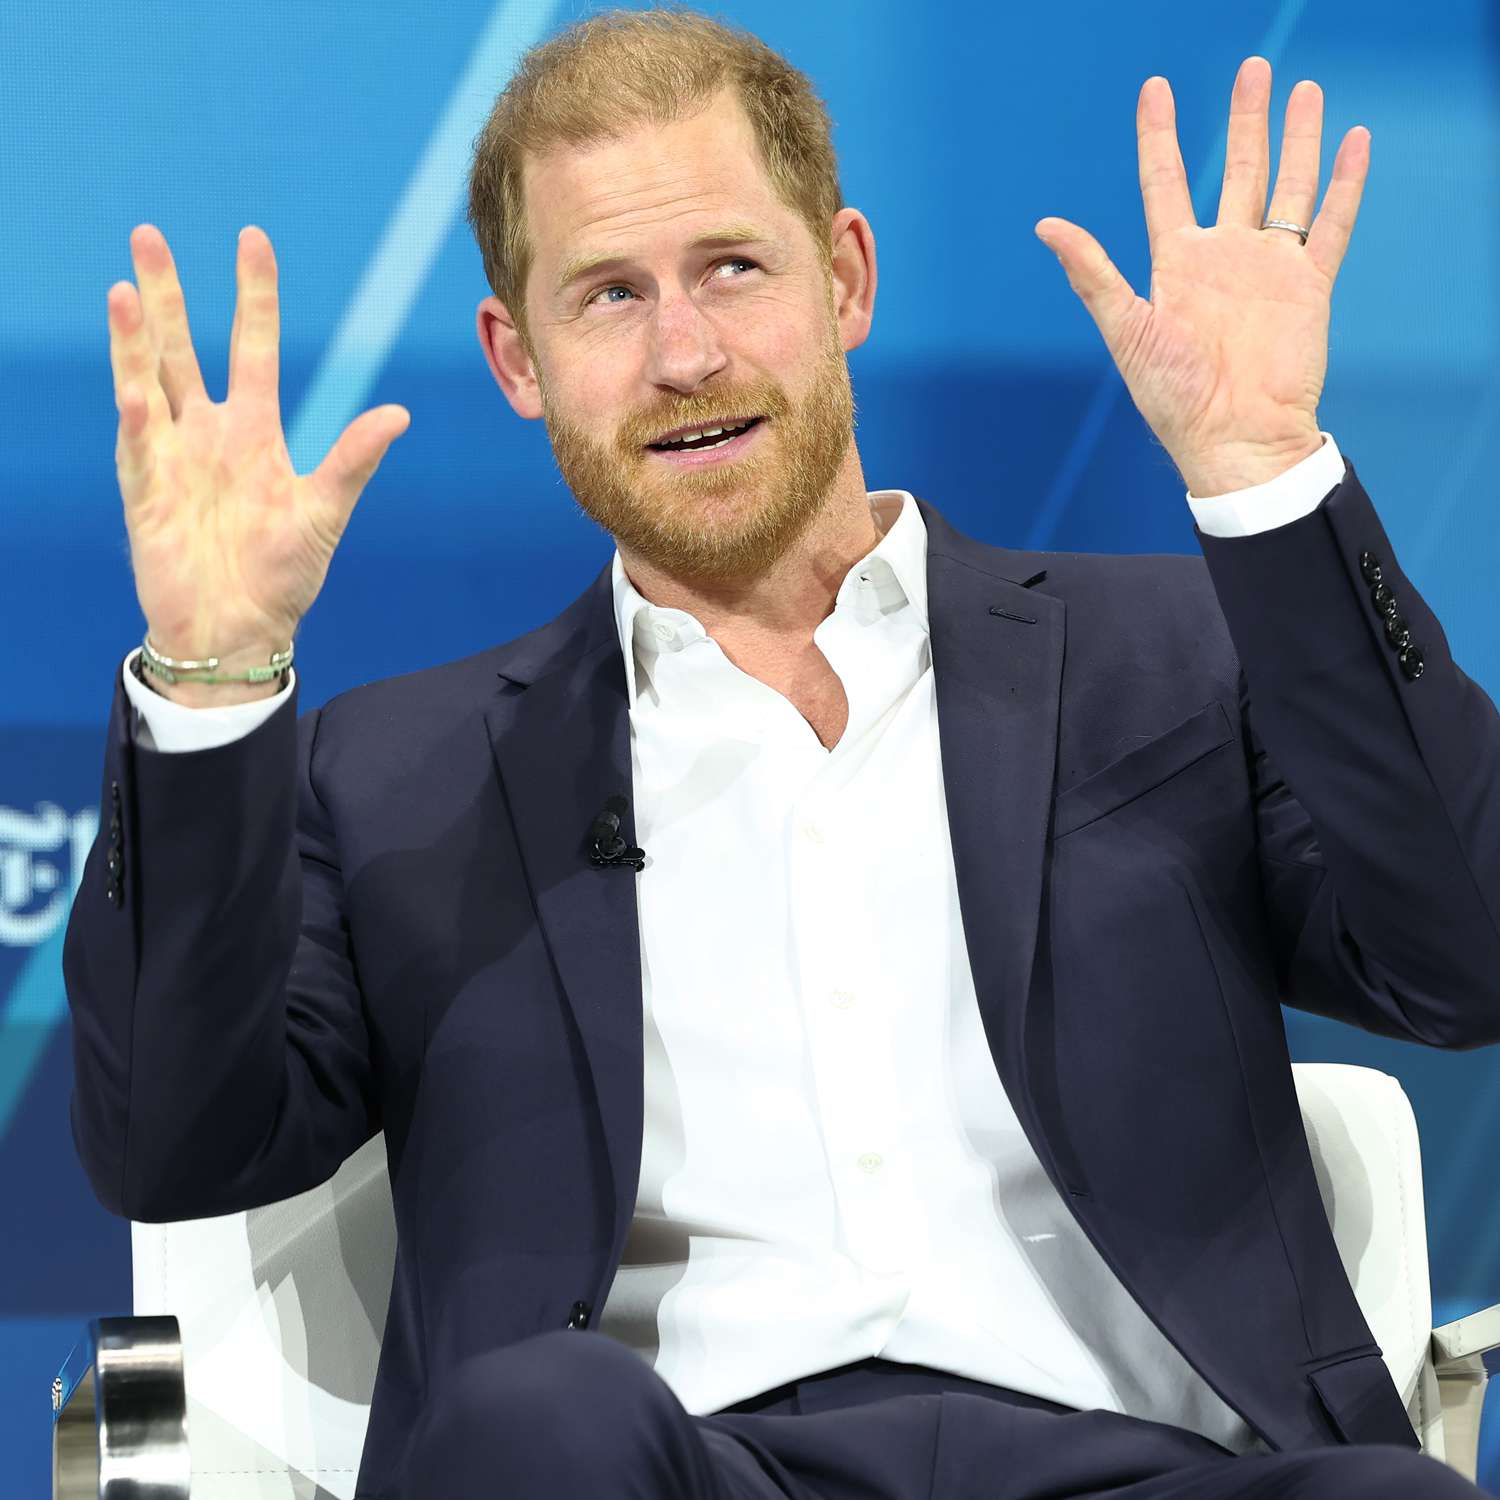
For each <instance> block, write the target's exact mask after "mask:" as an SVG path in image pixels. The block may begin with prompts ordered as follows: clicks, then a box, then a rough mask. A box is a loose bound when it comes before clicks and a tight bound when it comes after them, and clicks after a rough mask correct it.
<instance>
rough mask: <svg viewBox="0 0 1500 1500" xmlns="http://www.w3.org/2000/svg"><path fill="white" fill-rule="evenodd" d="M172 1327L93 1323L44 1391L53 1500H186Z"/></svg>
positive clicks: (139, 1321)
mask: <svg viewBox="0 0 1500 1500" xmlns="http://www.w3.org/2000/svg"><path fill="white" fill-rule="evenodd" d="M189 1479H190V1474H189V1463H188V1444H187V1394H186V1389H185V1387H184V1385H183V1378H182V1337H181V1334H180V1332H179V1331H178V1327H177V1319H176V1318H96V1319H95V1320H94V1321H93V1322H92V1323H90V1324H89V1325H88V1327H87V1329H85V1331H84V1336H83V1338H82V1340H80V1342H79V1343H78V1344H77V1345H76V1346H75V1347H74V1349H73V1352H72V1353H71V1354H70V1355H69V1356H68V1359H67V1362H66V1363H65V1364H64V1365H63V1367H62V1370H61V1371H60V1372H59V1373H58V1376H57V1379H56V1380H54V1381H53V1382H52V1495H53V1500H100V1497H101V1496H114V1495H150V1496H152V1500H157V1497H160V1500H188V1484H189Z"/></svg>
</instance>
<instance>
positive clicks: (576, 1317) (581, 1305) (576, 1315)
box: [568, 1302, 593, 1328]
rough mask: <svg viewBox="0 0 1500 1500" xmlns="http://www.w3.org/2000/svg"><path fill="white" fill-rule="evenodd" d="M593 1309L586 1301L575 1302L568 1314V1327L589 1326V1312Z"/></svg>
mask: <svg viewBox="0 0 1500 1500" xmlns="http://www.w3.org/2000/svg"><path fill="white" fill-rule="evenodd" d="M592 1311H593V1308H591V1307H590V1306H589V1305H588V1303H587V1302H575V1303H574V1304H573V1310H572V1311H571V1312H570V1313H569V1314H568V1327H569V1328H587V1327H588V1326H589V1314H590V1313H591V1312H592Z"/></svg>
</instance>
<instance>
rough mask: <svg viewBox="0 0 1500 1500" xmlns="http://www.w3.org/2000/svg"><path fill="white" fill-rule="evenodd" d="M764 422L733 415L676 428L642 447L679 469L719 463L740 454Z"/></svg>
mask: <svg viewBox="0 0 1500 1500" xmlns="http://www.w3.org/2000/svg"><path fill="white" fill-rule="evenodd" d="M765 423H766V419H765V418H764V417H735V418H733V419H731V420H729V421H713V422H709V423H706V424H704V425H702V426H698V427H678V428H675V429H674V430H673V431H671V432H669V433H664V434H663V435H662V436H661V437H659V438H657V440H656V441H655V442H654V443H647V444H646V449H647V451H648V452H650V453H653V454H655V455H656V456H657V457H658V458H660V459H662V460H664V461H665V462H667V463H669V464H672V465H674V466H676V467H679V468H682V467H697V466H698V465H700V464H711V463H722V462H724V461H725V460H726V459H731V458H736V457H738V456H739V455H740V454H741V453H743V452H744V451H745V449H746V448H748V447H749V446H750V444H751V443H753V442H754V441H755V440H756V434H757V433H759V431H760V429H761V428H762V427H763V426H765Z"/></svg>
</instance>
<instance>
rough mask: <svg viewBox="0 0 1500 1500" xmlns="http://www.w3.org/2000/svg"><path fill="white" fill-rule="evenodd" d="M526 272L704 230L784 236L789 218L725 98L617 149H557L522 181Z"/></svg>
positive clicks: (627, 139)
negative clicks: (736, 227)
mask: <svg viewBox="0 0 1500 1500" xmlns="http://www.w3.org/2000/svg"><path fill="white" fill-rule="evenodd" d="M522 180H523V182H524V184H525V194H526V213H527V220H528V226H529V228H530V232H531V242H532V246H533V250H534V262H533V264H534V269H535V270H536V271H537V272H538V273H543V274H548V275H549V276H550V274H551V273H552V272H554V271H555V270H556V268H557V267H558V266H559V265H560V264H561V263H562V262H563V261H564V260H565V259H567V260H571V259H575V258H576V257H578V256H580V255H589V254H594V253H609V254H622V255H628V254H632V253H645V252H649V250H650V249H651V248H652V247H653V246H657V245H658V244H659V242H660V241H661V240H662V239H663V238H665V239H668V240H673V239H681V240H687V239H689V238H691V236H692V235H694V234H696V233H698V232H699V231H700V230H701V229H702V228H703V226H704V224H705V223H706V222H707V221H709V220H713V221H716V222H718V221H722V222H725V223H728V222H734V223H749V224H754V225H759V226H760V227H761V228H762V229H763V230H764V231H766V232H774V233H785V232H786V230H787V228H788V225H789V223H791V222H794V221H795V215H793V214H792V213H791V211H790V210H789V209H788V208H787V207H786V205H785V204H784V203H782V201H781V200H780V199H779V198H778V197H777V196H776V194H775V191H774V190H773V189H772V187H771V184H770V182H769V180H768V179H767V177H766V175H765V171H764V168H763V167H762V165H761V161H760V155H759V151H758V149H757V147H756V143H755V136H754V132H753V129H752V127H751V125H750V121H749V120H748V118H747V117H746V115H745V112H744V109H743V108H742V106H741V105H740V103H739V101H738V99H736V98H735V97H734V96H733V94H731V93H727V92H726V93H723V94H720V95H718V96H717V97H716V98H715V99H714V100H713V101H712V102H711V103H710V104H709V105H708V106H707V107H706V108H704V109H703V110H701V111H700V112H699V113H697V114H695V115H691V116H688V117H687V118H685V119H681V120H672V121H670V122H668V123H666V124H661V125H652V124H646V125H642V126H639V127H637V128H635V129H632V130H631V131H629V132H628V133H627V134H625V135H623V136H621V137H620V139H618V140H611V141H599V142H595V143H593V144H590V145H586V146H559V147H555V148H554V149H553V150H551V151H549V152H547V153H546V154H545V155H542V156H537V157H528V158H527V160H526V163H525V167H524V172H523V179H522Z"/></svg>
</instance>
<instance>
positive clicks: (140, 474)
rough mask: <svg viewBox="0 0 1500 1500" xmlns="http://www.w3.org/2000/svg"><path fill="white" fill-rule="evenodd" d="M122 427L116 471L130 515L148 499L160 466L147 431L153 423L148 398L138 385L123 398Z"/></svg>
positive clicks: (121, 407) (127, 390) (121, 493)
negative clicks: (150, 420) (155, 474)
mask: <svg viewBox="0 0 1500 1500" xmlns="http://www.w3.org/2000/svg"><path fill="white" fill-rule="evenodd" d="M119 406H120V425H119V430H118V431H117V433H116V435H115V472H116V474H117V475H118V476H119V480H120V497H121V499H122V500H124V502H125V509H126V512H127V513H128V512H130V511H132V510H133V509H134V508H135V507H136V506H137V505H139V504H140V502H141V501H142V500H143V499H144V498H145V495H146V491H147V489H148V487H149V486H150V483H151V474H152V471H153V470H154V469H155V467H156V455H155V453H154V452H153V450H152V447H151V442H150V439H149V438H148V437H147V433H146V428H147V424H148V421H149V415H148V411H147V404H146V396H145V393H144V392H143V391H142V390H141V388H140V387H139V386H137V385H127V386H126V387H125V389H124V390H123V392H122V393H121V396H120V402H119Z"/></svg>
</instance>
